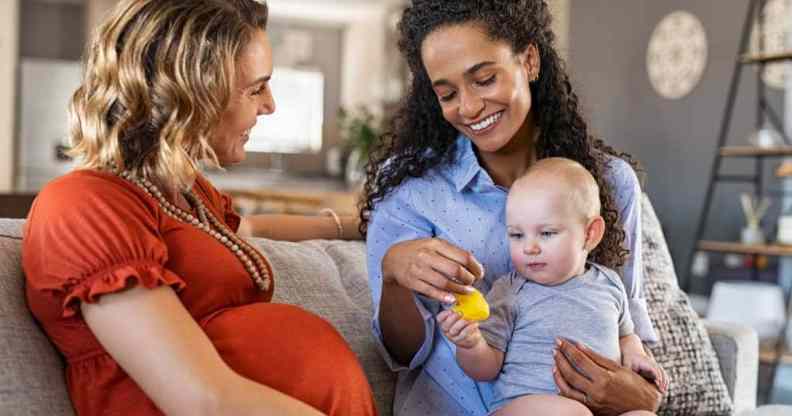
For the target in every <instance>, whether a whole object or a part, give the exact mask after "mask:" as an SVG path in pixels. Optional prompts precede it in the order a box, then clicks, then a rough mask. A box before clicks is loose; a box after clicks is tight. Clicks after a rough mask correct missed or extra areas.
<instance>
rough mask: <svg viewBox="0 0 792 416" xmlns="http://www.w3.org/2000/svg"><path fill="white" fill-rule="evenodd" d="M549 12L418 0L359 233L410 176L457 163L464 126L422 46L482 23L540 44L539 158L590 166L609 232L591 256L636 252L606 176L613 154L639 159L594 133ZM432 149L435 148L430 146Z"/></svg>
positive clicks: (500, 1)
mask: <svg viewBox="0 0 792 416" xmlns="http://www.w3.org/2000/svg"><path fill="white" fill-rule="evenodd" d="M551 20H552V19H551V16H550V11H549V10H548V6H547V3H546V2H545V1H544V0H454V1H447V0H413V2H412V6H410V7H407V8H406V9H405V10H404V14H403V15H402V18H401V21H400V22H399V31H400V35H401V37H400V39H399V49H400V51H401V53H402V55H403V56H404V57H405V58H406V60H407V63H408V65H409V68H410V71H411V73H412V83H411V85H410V87H409V90H408V92H407V94H406V96H405V97H404V99H403V100H402V102H401V103H400V106H399V108H398V110H397V111H396V113H395V114H394V115H393V119H392V120H391V122H390V125H389V129H388V131H387V132H386V133H385V134H384V135H383V137H381V138H380V141H379V142H378V143H377V144H376V145H375V146H374V147H373V149H372V150H371V153H370V155H369V163H368V164H367V166H366V175H367V178H366V183H365V185H364V190H363V194H364V198H362V199H361V203H360V206H359V208H360V218H361V225H360V231H361V232H362V233H363V234H364V235H365V233H366V231H367V228H368V220H369V217H370V214H371V211H372V210H373V209H374V207H375V205H376V204H377V203H378V202H379V201H381V200H382V199H383V198H385V197H386V196H387V195H388V194H389V193H390V192H391V191H393V190H394V189H395V188H396V187H398V186H399V185H400V184H401V183H402V182H403V181H404V180H405V179H407V178H410V177H420V176H422V175H424V174H425V173H426V172H427V171H428V170H430V169H433V168H437V167H438V166H441V165H444V164H450V163H454V160H453V159H454V154H455V152H454V149H455V147H456V146H455V142H456V138H457V136H458V134H459V133H458V132H457V130H456V129H455V128H454V127H453V126H452V125H451V124H450V123H448V122H447V121H446V120H445V119H444V118H443V114H442V110H441V108H440V105H439V103H438V100H437V98H436V96H435V93H434V91H433V89H432V85H431V81H430V79H429V76H428V74H427V73H426V70H425V68H424V64H423V61H422V59H421V44H422V43H423V41H424V39H425V38H426V37H427V35H429V34H430V33H432V32H433V31H434V30H436V29H438V28H441V27H447V26H452V25H459V24H470V23H472V24H479V25H481V26H482V27H483V28H484V29H485V30H486V32H487V34H488V35H489V37H490V38H491V39H493V40H497V41H503V42H506V43H508V44H509V45H510V46H511V49H512V51H513V52H514V53H515V54H517V53H521V52H524V51H525V50H526V49H527V48H528V46H529V45H531V44H533V45H535V46H536V48H537V49H538V50H539V55H540V68H541V71H540V75H539V79H538V80H537V81H536V82H533V83H531V86H530V89H531V95H532V102H533V104H532V108H533V110H532V111H533V112H534V119H535V120H536V123H537V126H538V127H539V130H540V135H539V137H538V139H537V142H536V157H537V158H538V159H543V158H547V157H566V158H569V159H573V160H575V161H577V162H579V163H580V164H582V165H583V166H585V167H586V168H587V169H588V170H589V171H590V172H591V174H592V175H593V176H594V178H596V180H597V183H598V185H599V188H600V200H601V202H602V216H603V218H604V219H605V224H606V232H605V236H604V238H603V239H602V242H601V243H600V244H599V246H597V248H596V249H595V250H594V251H593V252H592V253H591V258H592V260H594V261H596V262H597V263H600V264H602V265H605V266H607V267H610V268H617V267H619V266H622V265H623V264H624V262H625V259H626V257H627V255H628V254H629V251H628V250H627V249H626V248H625V247H624V239H625V233H624V229H623V228H622V227H621V225H620V224H619V213H618V210H617V207H616V203H615V200H614V197H613V194H612V191H611V187H610V186H609V185H608V183H607V181H606V180H605V179H604V178H603V172H604V170H605V164H606V163H607V161H608V159H609V158H610V157H611V156H615V157H619V158H622V159H624V160H626V161H628V162H629V163H630V164H631V165H633V166H634V167H635V168H637V167H638V166H637V164H636V163H635V162H634V161H633V160H632V158H631V157H630V156H629V155H627V154H625V153H620V152H617V151H615V150H614V149H613V148H611V147H609V146H607V145H606V144H604V143H603V142H602V140H599V139H595V138H594V137H592V136H591V135H589V133H588V127H587V125H586V122H585V121H584V120H583V117H582V116H581V114H580V110H579V109H578V97H577V95H576V94H575V93H574V92H573V91H572V85H571V83H570V81H569V76H568V75H567V73H566V70H565V67H564V62H563V60H562V59H561V58H560V57H559V56H558V53H557V52H556V50H555V48H554V43H555V34H554V33H553V31H552V29H551V27H550V23H551ZM427 149H431V150H432V151H431V152H427Z"/></svg>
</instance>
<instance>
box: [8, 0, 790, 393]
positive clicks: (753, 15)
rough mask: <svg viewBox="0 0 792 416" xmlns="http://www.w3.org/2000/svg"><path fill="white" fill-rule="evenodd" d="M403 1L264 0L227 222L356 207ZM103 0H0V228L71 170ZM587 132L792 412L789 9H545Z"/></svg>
mask: <svg viewBox="0 0 792 416" xmlns="http://www.w3.org/2000/svg"><path fill="white" fill-rule="evenodd" d="M407 1H408V0H268V4H269V7H270V26H269V27H270V32H269V33H270V39H271V40H272V42H273V50H274V62H275V69H274V76H273V79H272V89H273V94H274V96H275V100H276V103H277V112H276V113H275V114H273V115H271V116H264V117H261V118H260V120H259V123H258V125H257V127H256V128H255V129H254V130H253V131H252V133H251V140H250V142H249V143H248V145H247V150H248V152H249V153H248V158H247V160H246V161H245V162H244V163H242V164H241V165H239V166H234V167H232V168H229V169H227V170H225V171H209V172H207V175H208V176H209V177H210V178H211V179H212V181H213V183H214V184H216V185H217V186H219V187H220V188H221V189H222V190H223V191H225V192H229V193H231V194H232V195H234V196H235V197H236V200H237V204H238V208H239V210H240V211H242V212H243V213H256V212H279V213H316V212H317V211H319V210H320V209H322V208H325V207H330V208H333V209H335V210H336V211H337V212H339V213H354V212H355V211H356V201H357V195H358V193H359V190H360V186H361V181H362V178H363V176H362V167H363V165H364V164H365V161H366V155H367V150H368V147H369V145H370V144H371V142H372V140H374V138H376V137H378V135H379V134H381V132H382V130H383V127H384V123H385V122H386V121H387V119H388V116H389V115H390V114H392V111H393V109H394V108H395V106H396V105H397V104H398V102H399V100H400V98H401V96H402V94H403V92H404V89H405V88H406V85H407V83H408V74H407V69H406V63H404V62H402V60H401V58H400V56H399V53H398V50H397V46H396V27H395V22H396V21H397V20H398V17H399V16H400V12H401V10H402V9H403V7H404V5H405V4H406V2H407ZM114 3H115V0H0V217H20V218H21V217H24V216H25V215H26V213H27V210H28V208H29V206H30V203H31V201H32V199H33V198H34V197H35V194H36V192H37V191H38V190H39V189H41V187H42V186H43V185H44V184H45V183H47V182H48V181H50V180H52V179H53V178H55V177H56V176H59V175H61V174H63V173H65V172H67V171H68V170H69V169H71V168H72V167H73V163H74V162H73V161H71V160H69V159H68V157H66V156H65V154H64V151H65V150H66V149H67V148H68V142H67V140H66V129H67V120H68V114H67V106H68V101H69V98H70V96H71V94H72V93H73V92H74V90H75V89H76V88H77V86H78V85H79V83H80V65H81V64H80V59H81V56H82V54H83V48H84V45H85V44H86V42H87V39H88V38H89V36H90V34H91V31H92V30H93V29H94V28H95V26H96V24H97V22H98V21H99V20H100V19H101V17H102V16H103V14H104V13H105V12H106V11H107V10H108V9H109V8H110V7H112V6H113V5H114ZM549 3H550V5H551V7H552V8H553V10H554V19H555V20H554V23H555V28H556V33H557V36H558V46H559V48H560V50H561V51H562V53H563V55H564V57H565V58H566V60H567V66H568V69H569V72H570V74H571V77H572V82H573V85H574V88H575V89H576V91H577V94H578V96H579V97H580V100H581V106H582V108H583V109H584V113H585V115H586V118H587V120H588V121H589V122H590V124H589V127H590V131H591V132H592V134H594V135H595V136H596V137H600V138H603V139H604V140H605V141H606V142H607V143H609V144H611V145H613V146H614V147H615V148H617V149H620V150H623V151H625V152H627V153H629V154H631V155H633V156H634V157H635V158H636V159H637V160H639V161H640V163H641V165H642V167H643V171H642V172H640V174H639V176H640V177H641V179H642V181H643V186H644V189H643V190H644V192H646V193H647V194H648V196H649V198H650V199H651V201H652V203H653V205H654V207H655V210H656V211H657V214H658V217H659V219H660V221H661V223H662V225H663V231H664V233H665V236H666V239H667V240H668V244H669V247H670V250H671V254H672V257H673V260H674V266H675V268H676V271H677V274H678V277H679V284H680V285H681V286H682V287H683V288H684V289H685V290H686V291H687V293H688V294H689V295H690V296H691V300H692V301H693V303H694V306H695V308H696V310H697V311H698V312H699V314H701V315H702V316H707V317H708V318H710V319H715V320H718V319H722V320H727V321H737V322H741V323H744V324H747V325H750V326H752V327H754V329H756V330H757V332H758V333H759V336H760V339H761V341H762V346H763V349H762V353H761V354H760V362H761V367H760V369H761V371H760V389H759V392H758V397H759V401H760V402H762V403H767V402H776V403H790V404H792V353H789V352H788V351H789V350H790V347H789V346H790V345H792V330H791V329H790V328H789V325H788V323H789V319H788V317H789V313H790V302H789V299H790V296H789V295H790V288H791V287H792V257H787V256H792V182H789V180H788V179H786V178H787V177H788V176H789V175H792V168H791V167H792V159H790V162H789V163H790V164H787V163H785V162H786V159H787V158H790V157H792V141H790V140H789V138H790V137H792V105H790V104H792V88H790V86H792V77H790V76H787V75H788V72H789V69H788V66H787V64H786V63H785V60H787V59H792V42H790V39H792V0H764V1H760V0H730V1H723V0H663V1H656V0H549Z"/></svg>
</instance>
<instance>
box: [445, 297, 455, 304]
mask: <svg viewBox="0 0 792 416" xmlns="http://www.w3.org/2000/svg"><path fill="white" fill-rule="evenodd" d="M455 301H456V299H454V297H453V296H451V295H448V296H446V297H445V303H454V302H455Z"/></svg>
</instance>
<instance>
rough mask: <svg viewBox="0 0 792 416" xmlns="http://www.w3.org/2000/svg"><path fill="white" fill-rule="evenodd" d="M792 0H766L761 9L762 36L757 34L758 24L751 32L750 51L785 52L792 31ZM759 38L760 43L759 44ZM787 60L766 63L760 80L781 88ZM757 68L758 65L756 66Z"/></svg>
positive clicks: (770, 85)
mask: <svg viewBox="0 0 792 416" xmlns="http://www.w3.org/2000/svg"><path fill="white" fill-rule="evenodd" d="M791 2H792V0H768V1H767V3H766V4H765V6H764V9H762V14H763V16H764V21H763V22H762V29H761V31H762V36H761V37H760V36H759V28H758V25H754V27H753V31H752V32H751V43H750V45H751V53H760V52H761V53H765V54H775V53H781V52H787V51H788V50H789V49H790V48H789V42H788V41H787V39H788V38H789V32H790V31H792V10H790V3H791ZM760 40H761V42H762V44H761V45H760V43H759V42H760ZM788 67H789V63H788V62H777V63H771V64H767V65H765V67H764V73H763V74H762V80H763V81H764V83H765V84H766V85H767V86H768V87H771V88H775V89H779V90H783V89H784V85H785V84H784V81H785V79H786V75H785V74H786V71H787V68H788ZM756 68H757V69H758V68H759V67H758V66H757V67H756Z"/></svg>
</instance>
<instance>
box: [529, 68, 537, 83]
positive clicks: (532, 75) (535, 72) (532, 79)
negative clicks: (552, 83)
mask: <svg viewBox="0 0 792 416" xmlns="http://www.w3.org/2000/svg"><path fill="white" fill-rule="evenodd" d="M538 79H539V70H538V69H537V70H536V71H533V73H531V78H530V79H529V80H528V82H536V80H538Z"/></svg>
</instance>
